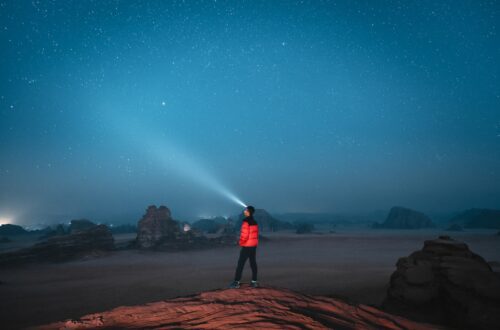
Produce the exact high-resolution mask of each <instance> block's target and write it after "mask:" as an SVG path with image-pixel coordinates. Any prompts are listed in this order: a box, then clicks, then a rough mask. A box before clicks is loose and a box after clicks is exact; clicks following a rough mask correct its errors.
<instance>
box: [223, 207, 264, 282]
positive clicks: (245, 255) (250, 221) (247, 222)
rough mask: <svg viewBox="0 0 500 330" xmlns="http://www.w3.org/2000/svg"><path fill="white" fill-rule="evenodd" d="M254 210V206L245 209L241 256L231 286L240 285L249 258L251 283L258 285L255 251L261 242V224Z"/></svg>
mask: <svg viewBox="0 0 500 330" xmlns="http://www.w3.org/2000/svg"><path fill="white" fill-rule="evenodd" d="M254 212H255V208H254V207H253V206H247V207H246V209H245V211H243V214H244V215H245V218H244V219H243V222H242V223H241V231H240V241H239V244H240V246H241V250H240V257H239V259H238V266H237V267H236V273H235V275H234V281H233V283H231V285H230V286H229V287H230V288H239V287H240V279H241V273H242V272H243V266H245V262H246V261H247V259H250V267H251V268H252V282H251V283H250V286H252V287H253V288H256V287H258V283H257V262H256V260H255V253H256V252H257V245H258V244H259V226H258V225H257V222H256V221H255V220H254V218H253V214H254Z"/></svg>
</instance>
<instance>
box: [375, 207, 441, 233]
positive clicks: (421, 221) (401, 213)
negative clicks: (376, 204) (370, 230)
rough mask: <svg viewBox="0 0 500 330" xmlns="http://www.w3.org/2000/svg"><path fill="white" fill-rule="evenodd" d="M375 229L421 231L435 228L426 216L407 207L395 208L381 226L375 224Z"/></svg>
mask: <svg viewBox="0 0 500 330" xmlns="http://www.w3.org/2000/svg"><path fill="white" fill-rule="evenodd" d="M373 227H374V228H384V229H421V228H433V227H435V226H434V224H433V223H432V221H431V219H429V217H428V216H426V215H425V214H423V213H421V212H418V211H414V210H411V209H408V208H405V207H400V206H394V207H393V208H391V210H390V211H389V214H388V215H387V218H386V219H385V221H384V222H383V223H381V224H379V223H375V224H374V226H373Z"/></svg>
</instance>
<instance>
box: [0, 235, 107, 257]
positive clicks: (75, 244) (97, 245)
mask: <svg viewBox="0 0 500 330" xmlns="http://www.w3.org/2000/svg"><path fill="white" fill-rule="evenodd" d="M113 248H114V239H113V235H112V234H111V231H110V230H109V228H108V227H107V226H105V225H98V226H94V227H92V228H90V229H88V230H85V231H81V232H78V233H76V234H71V235H64V236H55V237H51V238H49V239H47V240H46V241H43V242H39V243H36V244H35V245H33V246H32V247H29V248H25V249H21V250H18V251H13V252H8V253H3V254H0V265H11V264H16V263H22V262H25V261H66V260H69V259H72V258H74V257H78V256H83V255H87V254H89V253H95V252H97V251H106V250H112V249H113Z"/></svg>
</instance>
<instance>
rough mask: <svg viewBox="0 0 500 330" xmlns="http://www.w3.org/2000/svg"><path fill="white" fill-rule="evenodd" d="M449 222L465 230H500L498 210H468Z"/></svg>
mask: <svg viewBox="0 0 500 330" xmlns="http://www.w3.org/2000/svg"><path fill="white" fill-rule="evenodd" d="M450 222H451V223H454V224H460V225H463V226H464V227H465V228H489V229H500V210H492V209H470V210H467V211H464V212H463V213H461V214H459V215H457V216H455V217H453V218H452V219H451V220H450Z"/></svg>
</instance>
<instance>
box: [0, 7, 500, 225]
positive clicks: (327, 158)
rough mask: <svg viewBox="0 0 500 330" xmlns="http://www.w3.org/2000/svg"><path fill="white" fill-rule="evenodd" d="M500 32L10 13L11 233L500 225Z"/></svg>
mask: <svg viewBox="0 0 500 330" xmlns="http://www.w3.org/2000/svg"><path fill="white" fill-rule="evenodd" d="M499 22H500V3H499V2H498V1H480V0H471V1H459V0H449V1H446V0H443V1H427V0H422V1H347V0H346V1H260V0H252V1H222V0H217V1H188V0H186V1H104V0H103V1H100V0H99V1H85V0H83V1H70V0H65V1H62V0H61V1H24V0H19V1H17V0H15V1H14V0H12V1H0V52H1V56H0V219H3V220H4V222H5V221H7V220H10V221H11V222H17V223H21V222H23V223H40V222H50V221H59V220H61V219H62V220H66V221H68V220H69V219H72V218H81V217H87V218H90V219H91V220H101V221H102V220H110V219H113V220H116V221H123V222H126V220H127V221H128V220H130V219H131V220H132V221H136V220H138V218H139V217H140V216H141V215H142V214H143V213H144V210H145V208H146V207H147V206H148V205H150V204H157V205H159V204H164V205H167V206H168V207H169V208H170V209H171V210H172V213H173V215H174V218H179V219H187V220H189V219H196V218H198V217H204V216H213V215H228V214H235V213H238V212H241V208H242V207H241V206H240V205H238V204H237V203H235V202H234V199H235V198H238V199H241V200H242V201H243V202H244V203H246V204H252V205H254V206H256V207H257V208H265V209H267V210H269V211H271V212H344V213H363V212H371V211H373V210H386V209H388V208H390V207H391V206H394V205H401V206H406V207H410V208H415V209H417V210H420V211H423V212H451V211H456V210H463V209H467V208H471V207H487V208H500V86H499V73H500V71H499V69H500V64H499V62H500V61H499V60H500V46H499V45H500V37H499V32H500V31H499ZM231 197H233V198H231Z"/></svg>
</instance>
